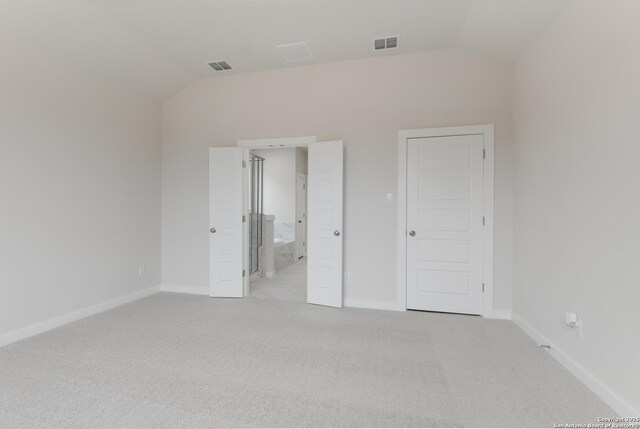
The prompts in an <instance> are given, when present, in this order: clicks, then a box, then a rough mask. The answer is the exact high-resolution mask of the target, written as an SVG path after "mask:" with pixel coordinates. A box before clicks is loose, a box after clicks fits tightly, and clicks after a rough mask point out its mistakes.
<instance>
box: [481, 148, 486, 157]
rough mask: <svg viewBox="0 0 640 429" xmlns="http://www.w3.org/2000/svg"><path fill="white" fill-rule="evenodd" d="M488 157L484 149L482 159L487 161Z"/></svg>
mask: <svg viewBox="0 0 640 429" xmlns="http://www.w3.org/2000/svg"><path fill="white" fill-rule="evenodd" d="M486 157H487V150H486V149H482V159H485V158H486Z"/></svg>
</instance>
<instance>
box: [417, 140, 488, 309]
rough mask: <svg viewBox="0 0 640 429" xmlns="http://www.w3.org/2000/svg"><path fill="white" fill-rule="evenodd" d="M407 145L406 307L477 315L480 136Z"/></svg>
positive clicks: (479, 302) (480, 232) (480, 244)
mask: <svg viewBox="0 0 640 429" xmlns="http://www.w3.org/2000/svg"><path fill="white" fill-rule="evenodd" d="M407 145H408V147H407V155H408V157H407V234H408V236H407V308H408V309H414V310H428V311H441V312H450V313H466V314H481V313H482V278H483V275H482V272H483V271H482V270H483V268H482V266H483V239H482V237H483V216H484V213H483V205H484V201H483V199H484V198H483V190H484V184H483V136H482V135H466V136H451V137H429V138H417V139H409V140H408V144H407Z"/></svg>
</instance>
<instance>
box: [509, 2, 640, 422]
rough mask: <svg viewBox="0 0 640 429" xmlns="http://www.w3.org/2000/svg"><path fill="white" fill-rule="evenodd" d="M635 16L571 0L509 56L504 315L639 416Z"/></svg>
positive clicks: (608, 5)
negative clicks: (509, 217)
mask: <svg viewBox="0 0 640 429" xmlns="http://www.w3.org/2000/svg"><path fill="white" fill-rule="evenodd" d="M638 17H640V2H637V1H635V0H616V1H607V2H604V1H597V0H580V1H574V2H572V3H571V5H570V6H569V8H568V9H567V10H566V11H565V13H564V14H563V15H562V17H561V18H560V19H559V20H558V21H557V22H556V23H555V24H554V25H553V26H552V28H550V30H549V31H548V32H547V33H546V34H545V35H544V36H543V37H542V39H541V40H539V41H538V43H537V44H535V45H534V47H533V48H532V49H531V50H530V51H529V52H528V53H527V55H526V56H525V57H524V58H523V59H522V60H521V61H520V62H519V64H518V65H517V72H516V82H517V84H516V103H515V107H516V115H515V118H516V121H515V123H516V125H517V127H516V129H517V136H516V137H517V138H516V142H517V146H516V160H517V164H516V172H517V174H516V187H515V190H516V203H515V231H516V234H515V250H516V263H515V267H516V268H515V290H514V313H516V314H517V316H518V317H520V318H521V319H522V320H524V321H525V322H526V323H527V324H529V325H530V326H531V327H532V328H533V329H535V330H536V331H538V333H539V334H541V335H542V336H543V337H544V338H546V339H547V340H548V341H549V342H550V343H552V347H553V350H555V351H557V353H563V354H565V355H566V356H567V357H568V358H569V359H570V360H572V361H573V363H574V364H577V365H578V366H581V367H582V369H583V370H584V373H583V374H582V378H583V380H588V377H589V376H591V377H593V379H591V382H590V387H592V388H594V390H596V391H597V392H598V393H599V394H600V395H601V396H602V397H603V398H604V399H607V401H608V402H609V405H611V406H612V407H614V409H616V410H617V411H618V412H620V413H622V414H626V415H639V414H640V317H638V315H639V314H640V307H639V305H640V222H639V220H640V140H639V139H640V120H639V118H640V43H638V41H640V25H639V24H640V21H639V20H638ZM566 311H573V312H577V313H578V315H579V316H580V317H582V318H583V319H584V330H583V337H582V338H579V337H578V336H576V335H575V334H574V333H573V332H571V330H570V329H569V328H568V327H566V326H565V325H564V314H565V312H566ZM574 369H575V366H574ZM585 374H586V377H585ZM625 403H626V405H625ZM632 409H634V410H635V411H633V412H632V411H631V410H632Z"/></svg>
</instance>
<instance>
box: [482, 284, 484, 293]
mask: <svg viewBox="0 0 640 429" xmlns="http://www.w3.org/2000/svg"><path fill="white" fill-rule="evenodd" d="M482 293H484V283H482Z"/></svg>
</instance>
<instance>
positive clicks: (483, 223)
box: [482, 216, 486, 226]
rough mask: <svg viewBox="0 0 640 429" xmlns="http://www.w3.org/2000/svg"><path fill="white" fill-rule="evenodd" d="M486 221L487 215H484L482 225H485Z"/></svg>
mask: <svg viewBox="0 0 640 429" xmlns="http://www.w3.org/2000/svg"><path fill="white" fill-rule="evenodd" d="M485 222H486V219H485V217H484V216H482V226H484V225H485Z"/></svg>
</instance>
